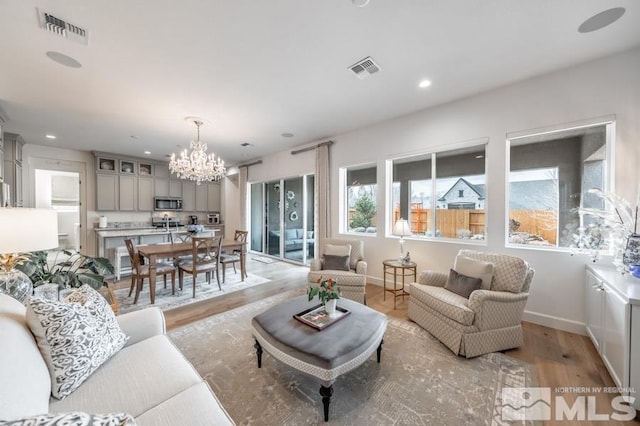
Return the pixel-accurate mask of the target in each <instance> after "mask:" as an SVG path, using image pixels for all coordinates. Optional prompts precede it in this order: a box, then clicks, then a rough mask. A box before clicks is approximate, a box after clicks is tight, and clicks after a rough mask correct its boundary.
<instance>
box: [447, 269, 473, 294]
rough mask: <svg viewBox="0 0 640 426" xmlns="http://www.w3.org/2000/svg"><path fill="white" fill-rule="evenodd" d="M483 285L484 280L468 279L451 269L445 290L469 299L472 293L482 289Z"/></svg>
mask: <svg viewBox="0 0 640 426" xmlns="http://www.w3.org/2000/svg"><path fill="white" fill-rule="evenodd" d="M481 285H482V279H480V278H473V277H468V276H466V275H462V274H459V273H457V272H456V271H454V270H453V269H449V279H448V280H447V283H446V284H445V286H444V288H445V290H449V291H451V292H453V293H456V294H459V295H460V296H462V297H465V298H467V299H468V298H469V296H471V293H473V292H474V291H476V290H478V289H480V286H481Z"/></svg>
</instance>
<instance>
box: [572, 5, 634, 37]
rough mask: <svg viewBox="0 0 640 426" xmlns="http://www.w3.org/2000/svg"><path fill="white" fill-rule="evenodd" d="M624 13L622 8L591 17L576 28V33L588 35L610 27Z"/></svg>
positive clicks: (608, 10)
mask: <svg viewBox="0 0 640 426" xmlns="http://www.w3.org/2000/svg"><path fill="white" fill-rule="evenodd" d="M624 12H625V9H624V7H614V8H612V9H607V10H605V11H603V12H600V13H598V14H596V15H593V16H592V17H591V18H589V19H587V20H586V21H584V22H583V23H582V24H581V25H580V26H579V27H578V32H581V33H590V32H591V31H597V30H599V29H601V28H604V27H606V26H607V25H611V24H613V23H614V22H616V21H617V20H618V19H620V17H621V16H622V15H624Z"/></svg>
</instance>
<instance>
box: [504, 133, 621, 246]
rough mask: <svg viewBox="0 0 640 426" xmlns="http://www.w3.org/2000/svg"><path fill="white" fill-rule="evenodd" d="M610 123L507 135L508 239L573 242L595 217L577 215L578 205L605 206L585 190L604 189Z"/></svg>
mask: <svg viewBox="0 0 640 426" xmlns="http://www.w3.org/2000/svg"><path fill="white" fill-rule="evenodd" d="M611 124H612V123H598V124H594V125H590V126H584V127H579V128H571V129H562V130H557V131H553V132H546V133H539V134H532V135H525V136H520V137H513V138H510V139H508V141H507V144H508V151H509V180H508V185H509V186H508V205H509V209H508V217H507V218H506V219H507V225H508V244H510V245H519V246H535V247H572V246H575V244H576V241H577V239H580V238H581V237H580V235H581V233H584V231H585V225H588V223H590V222H593V223H595V222H599V221H598V220H597V219H596V218H593V217H588V216H583V217H580V215H579V214H578V209H579V208H580V207H596V208H603V207H604V205H603V200H602V199H600V198H598V197H596V196H594V195H593V194H589V193H588V191H589V189H591V188H598V189H603V190H606V188H608V182H607V179H606V170H607V167H606V162H607V140H608V139H609V136H608V132H610V131H611Z"/></svg>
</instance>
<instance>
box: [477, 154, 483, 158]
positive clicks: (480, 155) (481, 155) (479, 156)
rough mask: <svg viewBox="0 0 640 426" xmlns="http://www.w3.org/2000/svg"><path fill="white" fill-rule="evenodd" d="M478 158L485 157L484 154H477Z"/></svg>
mask: <svg viewBox="0 0 640 426" xmlns="http://www.w3.org/2000/svg"><path fill="white" fill-rule="evenodd" d="M476 158H484V154H478V155H476Z"/></svg>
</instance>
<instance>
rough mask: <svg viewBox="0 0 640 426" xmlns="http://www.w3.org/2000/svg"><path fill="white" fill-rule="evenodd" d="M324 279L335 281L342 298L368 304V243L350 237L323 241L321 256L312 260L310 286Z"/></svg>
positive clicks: (320, 246)
mask: <svg viewBox="0 0 640 426" xmlns="http://www.w3.org/2000/svg"><path fill="white" fill-rule="evenodd" d="M345 256H346V258H345ZM320 278H325V279H326V278H333V279H335V280H336V282H337V283H338V287H340V292H341V297H344V298H347V299H351V300H355V301H356V302H360V303H362V304H365V305H366V295H365V287H366V284H367V262H365V261H364V243H363V242H362V241H360V240H356V239H347V238H326V239H323V240H320V243H319V253H318V257H317V258H315V259H313V260H312V261H311V265H310V269H309V280H308V281H309V286H311V285H316V284H317V282H318V280H319V279H320Z"/></svg>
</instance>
